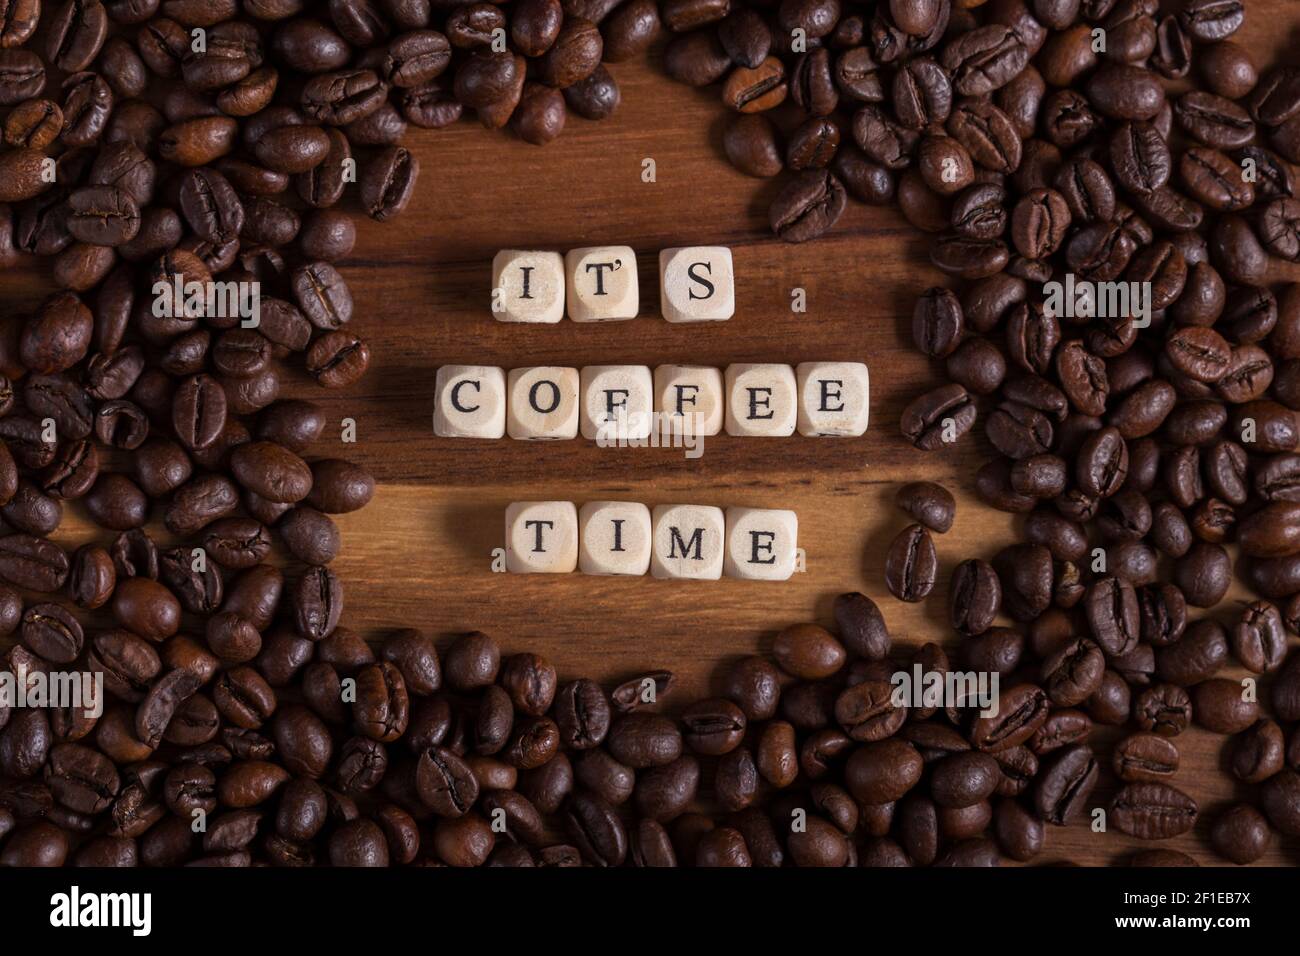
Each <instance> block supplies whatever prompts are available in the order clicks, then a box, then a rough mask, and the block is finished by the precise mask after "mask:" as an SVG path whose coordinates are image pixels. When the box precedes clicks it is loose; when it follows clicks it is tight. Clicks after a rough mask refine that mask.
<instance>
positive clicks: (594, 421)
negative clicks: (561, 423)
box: [579, 365, 654, 445]
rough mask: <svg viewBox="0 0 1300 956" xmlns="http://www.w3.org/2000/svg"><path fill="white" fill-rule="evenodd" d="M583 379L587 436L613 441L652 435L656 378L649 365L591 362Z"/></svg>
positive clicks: (581, 419) (582, 413) (581, 417)
mask: <svg viewBox="0 0 1300 956" xmlns="http://www.w3.org/2000/svg"><path fill="white" fill-rule="evenodd" d="M580 381H581V386H582V387H581V411H580V415H579V422H580V424H581V428H582V437H583V438H588V439H595V440H597V441H599V442H600V443H602V444H611V445H612V444H618V443H619V442H622V441H628V442H639V441H642V440H644V439H645V438H648V437H649V435H650V428H651V424H652V422H651V418H652V414H653V411H654V401H653V393H654V380H653V379H652V377H651V375H650V367H649V366H648V365H588V366H586V367H585V368H583V370H582V375H581V377H580Z"/></svg>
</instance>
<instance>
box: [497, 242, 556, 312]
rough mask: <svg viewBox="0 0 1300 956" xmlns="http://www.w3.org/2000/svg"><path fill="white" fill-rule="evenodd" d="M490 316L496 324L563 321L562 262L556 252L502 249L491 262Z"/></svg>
mask: <svg viewBox="0 0 1300 956" xmlns="http://www.w3.org/2000/svg"><path fill="white" fill-rule="evenodd" d="M492 314H493V315H494V316H495V317H496V319H497V320H498V321H500V322H559V321H560V320H561V319H562V318H564V259H563V257H561V255H560V254H559V253H558V252H539V251H530V250H526V249H502V250H501V251H500V252H498V253H497V254H496V256H495V258H493V260H492Z"/></svg>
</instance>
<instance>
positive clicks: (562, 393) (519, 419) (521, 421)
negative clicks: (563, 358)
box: [506, 365, 578, 441]
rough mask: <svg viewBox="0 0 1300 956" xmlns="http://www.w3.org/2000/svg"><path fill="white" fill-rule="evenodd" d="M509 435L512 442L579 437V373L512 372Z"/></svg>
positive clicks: (552, 369) (547, 368) (545, 368)
mask: <svg viewBox="0 0 1300 956" xmlns="http://www.w3.org/2000/svg"><path fill="white" fill-rule="evenodd" d="M506 393H507V395H508V400H507V402H506V431H507V432H508V433H509V434H510V437H511V438H520V439H524V440H527V441H548V440H553V439H560V438H577V437H578V370H577V369H576V368H560V367H558V366H554V365H539V366H535V367H533V368H516V369H511V370H510V375H509V377H508V379H507V381H506Z"/></svg>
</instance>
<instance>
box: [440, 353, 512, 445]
mask: <svg viewBox="0 0 1300 956" xmlns="http://www.w3.org/2000/svg"><path fill="white" fill-rule="evenodd" d="M434 392H435V395H436V398H435V401H434V406H433V433H434V434H435V435H437V436H438V437H439V438H500V437H502V436H503V435H505V433H506V373H505V369H500V368H494V367H492V366H488V365H444V366H442V367H441V368H439V369H438V373H437V375H436V376H435V377H434Z"/></svg>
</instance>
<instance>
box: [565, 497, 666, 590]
mask: <svg viewBox="0 0 1300 956" xmlns="http://www.w3.org/2000/svg"><path fill="white" fill-rule="evenodd" d="M578 527H579V528H580V529H581V541H580V548H581V550H580V551H579V552H578V567H579V568H581V569H582V573H583V574H645V573H646V571H648V570H649V569H650V509H649V508H647V507H646V506H645V505H643V504H641V503H640V502H638V501H588V502H587V503H586V504H585V505H583V506H582V508H581V509H580V510H579V511H578Z"/></svg>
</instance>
